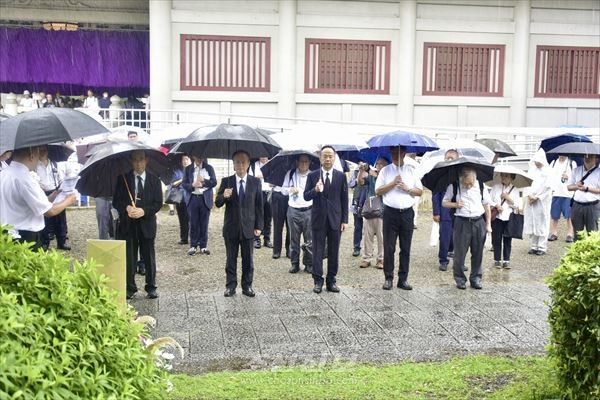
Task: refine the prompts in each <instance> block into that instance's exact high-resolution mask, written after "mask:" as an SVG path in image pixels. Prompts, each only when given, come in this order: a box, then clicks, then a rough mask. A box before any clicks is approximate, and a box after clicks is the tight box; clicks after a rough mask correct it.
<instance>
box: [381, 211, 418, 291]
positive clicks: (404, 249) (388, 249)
mask: <svg viewBox="0 0 600 400" xmlns="http://www.w3.org/2000/svg"><path fill="white" fill-rule="evenodd" d="M414 218H415V211H414V210H413V209H412V207H410V208H406V209H404V210H399V209H397V208H393V207H388V206H385V209H384V211H383V272H384V274H385V279H386V280H393V279H394V254H395V253H396V242H397V241H399V242H400V254H399V255H398V257H399V259H400V270H399V272H398V276H399V278H400V282H406V280H407V279H408V270H409V264H410V247H411V244H412V236H413V232H414Z"/></svg>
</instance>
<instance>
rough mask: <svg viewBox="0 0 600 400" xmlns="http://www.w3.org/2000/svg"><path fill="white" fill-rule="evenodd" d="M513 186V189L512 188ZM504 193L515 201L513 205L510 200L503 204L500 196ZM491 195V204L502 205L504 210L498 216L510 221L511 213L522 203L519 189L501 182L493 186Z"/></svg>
mask: <svg viewBox="0 0 600 400" xmlns="http://www.w3.org/2000/svg"><path fill="white" fill-rule="evenodd" d="M511 188H512V190H511ZM509 192H510V193H509ZM502 193H507V194H508V196H509V197H510V198H511V200H512V201H513V204H512V205H511V204H509V203H508V201H505V202H504V204H502V197H500V196H501V195H502ZM457 197H458V195H457ZM490 197H491V199H492V204H491V205H492V206H497V205H500V206H502V212H501V213H498V216H497V217H496V218H498V219H500V220H502V221H508V219H509V218H510V214H511V213H512V212H513V210H516V209H518V208H519V205H520V204H521V196H520V195H519V189H517V188H515V187H513V186H512V185H510V186H504V185H503V184H501V183H497V184H495V185H494V186H493V187H492V192H491V193H490Z"/></svg>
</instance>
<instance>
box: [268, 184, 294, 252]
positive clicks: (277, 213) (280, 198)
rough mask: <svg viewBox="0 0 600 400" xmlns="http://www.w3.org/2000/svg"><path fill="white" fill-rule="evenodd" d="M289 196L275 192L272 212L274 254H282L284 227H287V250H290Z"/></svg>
mask: <svg viewBox="0 0 600 400" xmlns="http://www.w3.org/2000/svg"><path fill="white" fill-rule="evenodd" d="M287 210H288V196H284V195H282V194H281V193H280V192H273V195H272V196H271V211H272V214H273V253H279V254H280V253H281V247H282V241H283V238H282V237H283V226H284V225H285V249H286V251H289V248H290V229H289V226H288V222H287Z"/></svg>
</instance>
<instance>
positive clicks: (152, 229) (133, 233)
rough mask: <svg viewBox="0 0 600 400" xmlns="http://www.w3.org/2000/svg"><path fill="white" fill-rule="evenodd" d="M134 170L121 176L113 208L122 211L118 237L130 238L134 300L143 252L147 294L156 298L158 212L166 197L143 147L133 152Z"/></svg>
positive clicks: (129, 277)
mask: <svg viewBox="0 0 600 400" xmlns="http://www.w3.org/2000/svg"><path fill="white" fill-rule="evenodd" d="M130 160H131V166H132V167H133V170H132V171H130V172H128V173H127V174H125V175H124V176H122V177H120V178H119V180H118V181H117V187H116V189H115V194H114V196H113V207H114V208H115V209H117V211H119V226H118V228H117V235H116V236H117V239H122V240H123V239H124V240H126V241H127V298H128V299H131V298H132V297H133V295H134V294H135V292H137V286H136V284H135V256H136V255H137V252H138V247H139V248H140V253H141V255H142V258H143V260H144V262H145V264H146V287H145V290H146V293H147V294H148V298H150V299H156V298H157V297H158V294H157V293H156V257H155V253H154V239H155V238H156V213H157V212H159V211H160V209H161V207H162V204H163V198H162V188H161V185H160V180H159V179H158V177H156V176H155V175H152V174H151V173H149V172H148V171H146V164H147V162H148V159H147V157H146V153H144V151H143V150H136V151H133V152H131V156H130Z"/></svg>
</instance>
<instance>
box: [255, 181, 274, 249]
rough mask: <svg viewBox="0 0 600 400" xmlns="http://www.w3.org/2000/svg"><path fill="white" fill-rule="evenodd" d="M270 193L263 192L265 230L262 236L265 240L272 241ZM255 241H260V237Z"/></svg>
mask: <svg viewBox="0 0 600 400" xmlns="http://www.w3.org/2000/svg"><path fill="white" fill-rule="evenodd" d="M269 193H271V192H268V191H263V192H262V196H263V216H264V217H263V221H264V225H263V230H262V232H261V234H262V235H263V236H264V238H265V240H271V219H272V213H271V202H270V201H269ZM255 239H260V236H257V237H256V238H255Z"/></svg>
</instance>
